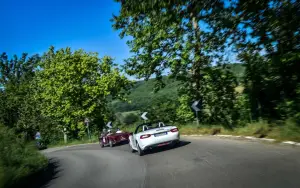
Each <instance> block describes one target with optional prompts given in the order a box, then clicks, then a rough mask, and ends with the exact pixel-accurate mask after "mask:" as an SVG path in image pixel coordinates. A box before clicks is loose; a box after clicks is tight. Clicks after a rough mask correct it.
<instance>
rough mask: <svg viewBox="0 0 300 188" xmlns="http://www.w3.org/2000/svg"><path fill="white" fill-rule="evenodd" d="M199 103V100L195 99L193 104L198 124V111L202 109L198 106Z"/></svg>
mask: <svg viewBox="0 0 300 188" xmlns="http://www.w3.org/2000/svg"><path fill="white" fill-rule="evenodd" d="M198 104H199V101H194V102H193V104H192V108H193V110H194V111H195V112H196V119H197V125H199V118H198V111H200V109H199V108H198V107H197V106H198Z"/></svg>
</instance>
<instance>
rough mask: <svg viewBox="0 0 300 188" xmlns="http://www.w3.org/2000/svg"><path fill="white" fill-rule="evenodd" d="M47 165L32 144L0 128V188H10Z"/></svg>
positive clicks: (45, 160)
mask: <svg viewBox="0 0 300 188" xmlns="http://www.w3.org/2000/svg"><path fill="white" fill-rule="evenodd" d="M47 164H48V160H47V158H46V157H45V156H44V155H42V154H41V153H39V152H38V151H37V149H36V148H35V146H34V144H32V143H31V144H28V143H27V144H26V143H24V142H23V140H21V139H18V138H17V137H16V136H15V134H14V132H13V131H11V130H9V129H7V128H5V127H3V126H0V188H2V187H11V186H14V185H15V184H16V183H18V182H19V181H20V180H22V179H24V178H26V177H28V176H30V175H32V174H34V173H36V172H38V171H39V170H41V169H42V168H44V167H46V166H47Z"/></svg>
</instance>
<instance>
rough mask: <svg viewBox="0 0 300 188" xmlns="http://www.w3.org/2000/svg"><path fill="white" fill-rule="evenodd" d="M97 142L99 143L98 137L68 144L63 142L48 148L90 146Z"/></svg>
mask: <svg viewBox="0 0 300 188" xmlns="http://www.w3.org/2000/svg"><path fill="white" fill-rule="evenodd" d="M96 142H98V137H96V136H92V138H91V139H88V138H84V139H82V140H69V141H68V142H67V143H64V141H61V142H58V143H55V144H49V145H48V148H54V147H61V146H71V145H78V144H89V143H96Z"/></svg>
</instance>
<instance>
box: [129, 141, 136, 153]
mask: <svg viewBox="0 0 300 188" xmlns="http://www.w3.org/2000/svg"><path fill="white" fill-rule="evenodd" d="M128 145H129V149H130V151H131V153H134V152H135V150H134V149H132V146H131V144H130V143H129V144H128Z"/></svg>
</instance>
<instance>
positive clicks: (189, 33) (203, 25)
mask: <svg viewBox="0 0 300 188" xmlns="http://www.w3.org/2000/svg"><path fill="white" fill-rule="evenodd" d="M116 1H117V2H119V3H120V4H121V10H120V12H119V14H118V15H116V16H113V19H112V21H113V27H114V28H115V29H117V30H119V31H120V37H121V38H123V37H126V39H128V41H127V44H128V46H129V48H130V51H131V53H130V54H131V57H129V58H128V59H126V60H125V64H124V66H123V67H122V68H123V70H119V68H118V67H117V66H116V65H114V63H113V60H112V58H110V57H107V56H106V57H103V58H99V57H98V54H96V53H87V52H85V51H83V50H76V51H71V50H70V48H65V49H60V50H57V51H55V50H54V47H51V48H50V49H49V51H47V52H46V53H45V54H44V55H42V56H38V55H34V56H32V57H28V56H27V55H26V54H23V55H22V56H21V58H18V57H17V56H13V57H12V58H9V57H8V56H7V55H6V54H5V53H3V54H2V55H1V56H0V105H1V108H0V124H3V125H4V127H5V128H3V129H2V128H1V131H2V132H1V138H0V139H2V140H1V143H0V144H1V147H2V148H0V149H3V147H4V149H5V147H6V144H7V143H6V142H9V143H10V145H9V144H8V146H7V148H8V149H9V150H10V151H9V152H5V153H1V160H0V178H4V179H11V178H12V177H14V176H15V175H17V177H19V174H21V175H20V176H22V174H26V172H30V171H32V170H34V168H36V167H37V166H40V165H41V164H42V162H40V163H37V166H34V164H32V163H31V162H30V161H31V160H33V159H35V157H37V159H40V161H43V160H42V159H41V158H39V156H38V155H36V154H35V153H34V152H32V156H31V155H30V154H28V152H27V151H29V149H28V148H27V147H26V146H25V145H24V143H25V142H27V141H29V140H31V139H33V135H34V133H35V132H36V131H37V130H39V131H40V132H41V133H42V137H43V138H44V140H46V141H48V142H50V143H52V144H53V143H54V144H55V143H58V142H61V140H62V139H63V138H62V137H63V136H65V138H66V137H68V138H70V139H79V138H84V137H85V136H86V134H87V127H86V126H85V125H84V119H85V118H89V119H90V121H91V122H90V126H89V128H90V130H91V131H92V133H93V134H95V133H96V131H98V130H99V128H102V127H103V126H104V125H105V123H106V122H107V121H114V124H116V125H118V126H119V125H122V124H127V125H128V124H132V123H137V122H140V121H141V119H140V118H139V116H140V113H141V112H142V111H147V112H149V114H148V117H149V118H150V120H151V121H164V122H170V123H180V124H186V123H188V122H192V121H195V120H196V119H195V115H196V114H195V112H194V111H192V109H191V104H192V103H193V101H195V100H199V101H200V105H199V108H200V111H199V112H198V113H197V114H198V120H199V121H200V123H202V124H209V125H214V124H217V125H221V126H222V128H224V127H226V128H229V130H230V131H233V132H234V131H235V130H239V131H241V132H240V133H241V134H243V131H244V130H251V131H252V130H254V129H255V132H256V122H262V120H263V121H265V122H268V124H269V125H267V126H266V127H265V126H261V127H260V126H258V127H259V128H258V129H257V130H260V131H258V132H260V135H270V134H271V135H272V134H275V133H276V135H281V136H282V135H292V136H289V137H287V138H292V139H295V140H298V139H299V134H300V133H299V132H300V131H299V125H300V71H299V70H300V64H299V61H300V3H299V2H298V1H295V0H237V1H225V0H203V1H196V0H173V1H170V0H145V1H136V0H126V1H124V0H116ZM127 36H129V37H127ZM234 62H239V64H233V63H234ZM121 71H124V72H125V73H127V74H129V75H130V76H135V77H137V78H138V79H141V80H142V81H137V82H135V83H134V84H132V83H131V82H130V81H129V80H128V79H127V78H126V77H125V76H123V75H122V74H121ZM131 86H132V87H131ZM128 91H130V94H129V95H126V94H127V92H128ZM126 98H127V100H128V102H127V101H126V100H125V99H126ZM124 101H126V102H124ZM128 111H135V112H132V113H125V112H128ZM278 122H290V123H278ZM247 125H248V126H247ZM252 125H253V129H252V127H251V126H252ZM218 129H219V128H218ZM218 129H216V130H215V131H214V133H215V132H216V131H218ZM193 130H195V129H193ZM269 130H272V131H269ZM4 132H7V135H5V136H7V137H2V134H4ZM255 132H253V134H255ZM276 135H275V136H274V135H273V137H276ZM279 137H280V136H279ZM283 137H284V136H283ZM13 148H16V149H17V150H16V151H20V155H21V157H22V158H24V159H20V160H19V159H17V158H15V157H16V156H18V155H17V153H13V152H14V149H13ZM1 152H3V151H1ZM2 159H3V160H2ZM27 159H30V160H29V161H27ZM7 164H9V165H10V166H12V169H14V170H13V171H12V172H11V173H10V174H9V173H8V174H7V175H6V174H3V170H5V171H6V169H5V168H6V167H7V166H8V165H7ZM16 164H18V165H20V166H21V168H20V169H19V167H17V166H16ZM23 164H24V165H25V166H24V169H25V171H26V172H24V171H23V170H24V169H23V167H22V165H23ZM1 165H2V166H1ZM23 172H24V173H23ZM14 174H15V175H14Z"/></svg>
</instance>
